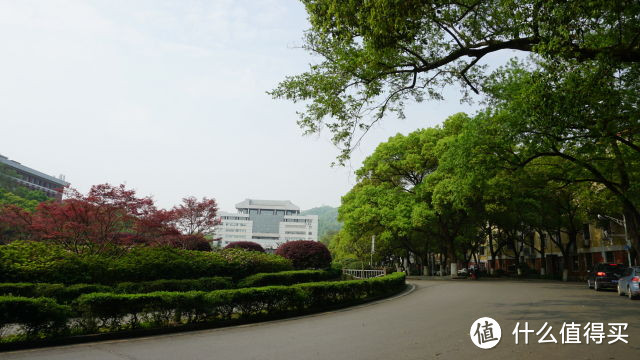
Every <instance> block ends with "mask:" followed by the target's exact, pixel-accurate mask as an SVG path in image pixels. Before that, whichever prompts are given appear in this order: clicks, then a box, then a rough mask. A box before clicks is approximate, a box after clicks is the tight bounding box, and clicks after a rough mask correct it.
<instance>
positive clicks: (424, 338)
mask: <svg viewBox="0 0 640 360" xmlns="http://www.w3.org/2000/svg"><path fill="white" fill-rule="evenodd" d="M410 283H411V284H412V285H414V286H415V289H414V291H412V292H410V293H407V294H405V295H403V296H400V297H395V298H392V299H388V300H383V301H380V302H376V303H372V304H367V305H363V306H359V307H355V308H350V309H345V310H341V311H336V312H329V313H323V314H318V315H313V316H308V317H301V318H295V319H288V320H280V321H273V322H268V323H262V324H253V325H244V326H236V327H232V328H223V329H215V330H204V331H196V332H188V333H180V334H172V335H161V336H155V337H148V338H138V339H128V340H118V341H109V342H101V343H91V344H80V345H71V346H61V347H53V348H43V349H35V350H24V351H17V352H6V353H0V359H46V360H57V359H60V360H62V359H64V360H69V359H108V360H111V359H113V360H116V359H128V360H134V359H135V360H138V359H140V360H143V359H145V360H146V359H148V360H161V359H178V360H191V359H216V360H217V359H220V360H226V359H242V360H245V359H277V360H285V359H292V360H293V359H295V360H297V359H327V360H341V359H345V360H358V359H366V360H374V359H492V360H495V359H545V360H549V359H638V358H640V300H635V301H631V300H629V299H627V298H626V297H619V296H618V295H617V294H616V293H615V292H595V291H593V290H588V289H587V288H586V286H584V285H582V284H576V283H568V284H563V283H560V282H550V281H509V280H488V279H482V280H479V281H411V282H410ZM483 316H488V317H491V318H493V319H495V320H497V321H498V323H499V324H500V326H501V328H502V338H501V340H500V341H499V343H498V345H497V346H495V347H494V348H492V349H488V350H483V349H480V348H477V347H476V346H475V345H474V344H473V343H472V341H471V338H470V334H469V332H470V329H471V325H472V324H473V322H474V321H475V320H476V319H478V318H480V317H483ZM517 322H520V324H521V326H522V327H523V326H524V322H528V324H529V329H532V330H535V331H538V330H539V329H540V328H541V327H542V325H543V324H544V323H545V322H548V324H549V325H550V326H552V330H551V332H550V334H551V335H553V336H554V337H555V338H556V340H557V341H558V343H557V344H554V343H542V344H540V343H538V340H539V339H540V337H541V336H542V335H543V334H544V332H542V333H541V335H540V336H536V335H535V333H532V334H529V344H528V345H525V344H524V337H523V335H522V334H521V335H520V340H519V344H518V345H516V344H515V337H514V335H512V334H511V333H512V331H513V329H514V327H515V326H516V323H517ZM563 322H566V323H570V322H575V323H578V324H581V327H584V326H585V325H586V324H587V323H589V322H591V323H604V330H605V332H606V333H607V334H608V333H609V331H608V330H609V326H608V323H628V328H627V329H626V330H625V331H623V332H622V334H624V335H628V338H626V339H627V340H628V341H629V343H628V344H625V343H623V342H620V341H618V342H617V343H614V344H611V345H608V344H607V342H608V341H611V339H612V338H606V339H605V340H604V343H603V344H600V345H597V344H593V343H591V344H588V345H587V344H585V338H584V337H583V336H582V335H583V331H582V330H581V331H580V340H581V341H582V343H581V344H561V334H560V330H561V328H562V324H563Z"/></svg>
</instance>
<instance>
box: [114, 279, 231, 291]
mask: <svg viewBox="0 0 640 360" xmlns="http://www.w3.org/2000/svg"><path fill="white" fill-rule="evenodd" d="M232 287H233V282H232V281H231V278H229V277H210V278H200V279H182V280H174V279H162V280H155V281H143V282H123V283H119V284H118V285H116V286H115V292H117V293H125V294H135V293H150V292H154V291H182V292H184V291H194V290H198V291H213V290H220V289H229V288H232Z"/></svg>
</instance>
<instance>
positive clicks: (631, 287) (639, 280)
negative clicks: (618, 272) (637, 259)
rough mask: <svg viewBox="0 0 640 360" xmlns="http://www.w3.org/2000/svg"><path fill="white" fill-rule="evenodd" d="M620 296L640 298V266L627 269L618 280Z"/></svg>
mask: <svg viewBox="0 0 640 360" xmlns="http://www.w3.org/2000/svg"><path fill="white" fill-rule="evenodd" d="M618 295H620V296H624V295H627V296H628V297H629V299H636V298H638V297H640V266H632V267H630V268H627V269H626V270H625V271H624V273H623V274H622V277H621V278H620V279H619V280H618Z"/></svg>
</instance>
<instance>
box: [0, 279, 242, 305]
mask: <svg viewBox="0 0 640 360" xmlns="http://www.w3.org/2000/svg"><path fill="white" fill-rule="evenodd" d="M232 287H233V282H232V281H231V278H229V277H226V278H225V277H211V278H200V279H183V280H173V279H163V280H155V281H142V282H137V283H136V282H123V283H119V284H117V285H115V286H113V287H111V286H107V285H100V284H73V285H68V286H65V285H64V284H46V283H40V284H34V283H0V295H9V296H23V297H48V298H53V299H55V300H56V301H57V302H58V303H63V304H70V303H72V302H73V301H74V300H75V299H76V298H78V297H79V296H80V295H83V294H90V293H96V292H115V293H124V294H136V293H150V292H155V291H181V292H185V291H194V290H199V291H212V290H219V289H229V288H232Z"/></svg>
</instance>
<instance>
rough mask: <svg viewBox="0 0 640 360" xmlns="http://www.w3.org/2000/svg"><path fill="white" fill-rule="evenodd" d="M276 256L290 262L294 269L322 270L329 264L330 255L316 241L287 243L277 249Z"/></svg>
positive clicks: (322, 245) (327, 250)
mask: <svg viewBox="0 0 640 360" xmlns="http://www.w3.org/2000/svg"><path fill="white" fill-rule="evenodd" d="M276 254H277V255H280V256H282V257H284V258H286V259H289V260H291V262H292V263H293V267H294V268H296V269H324V268H327V267H329V265H330V264H331V253H330V252H329V249H327V247H326V246H325V245H324V244H323V243H321V242H318V241H309V240H298V241H289V242H286V243H284V244H282V245H280V246H279V247H278V249H277V250H276Z"/></svg>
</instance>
